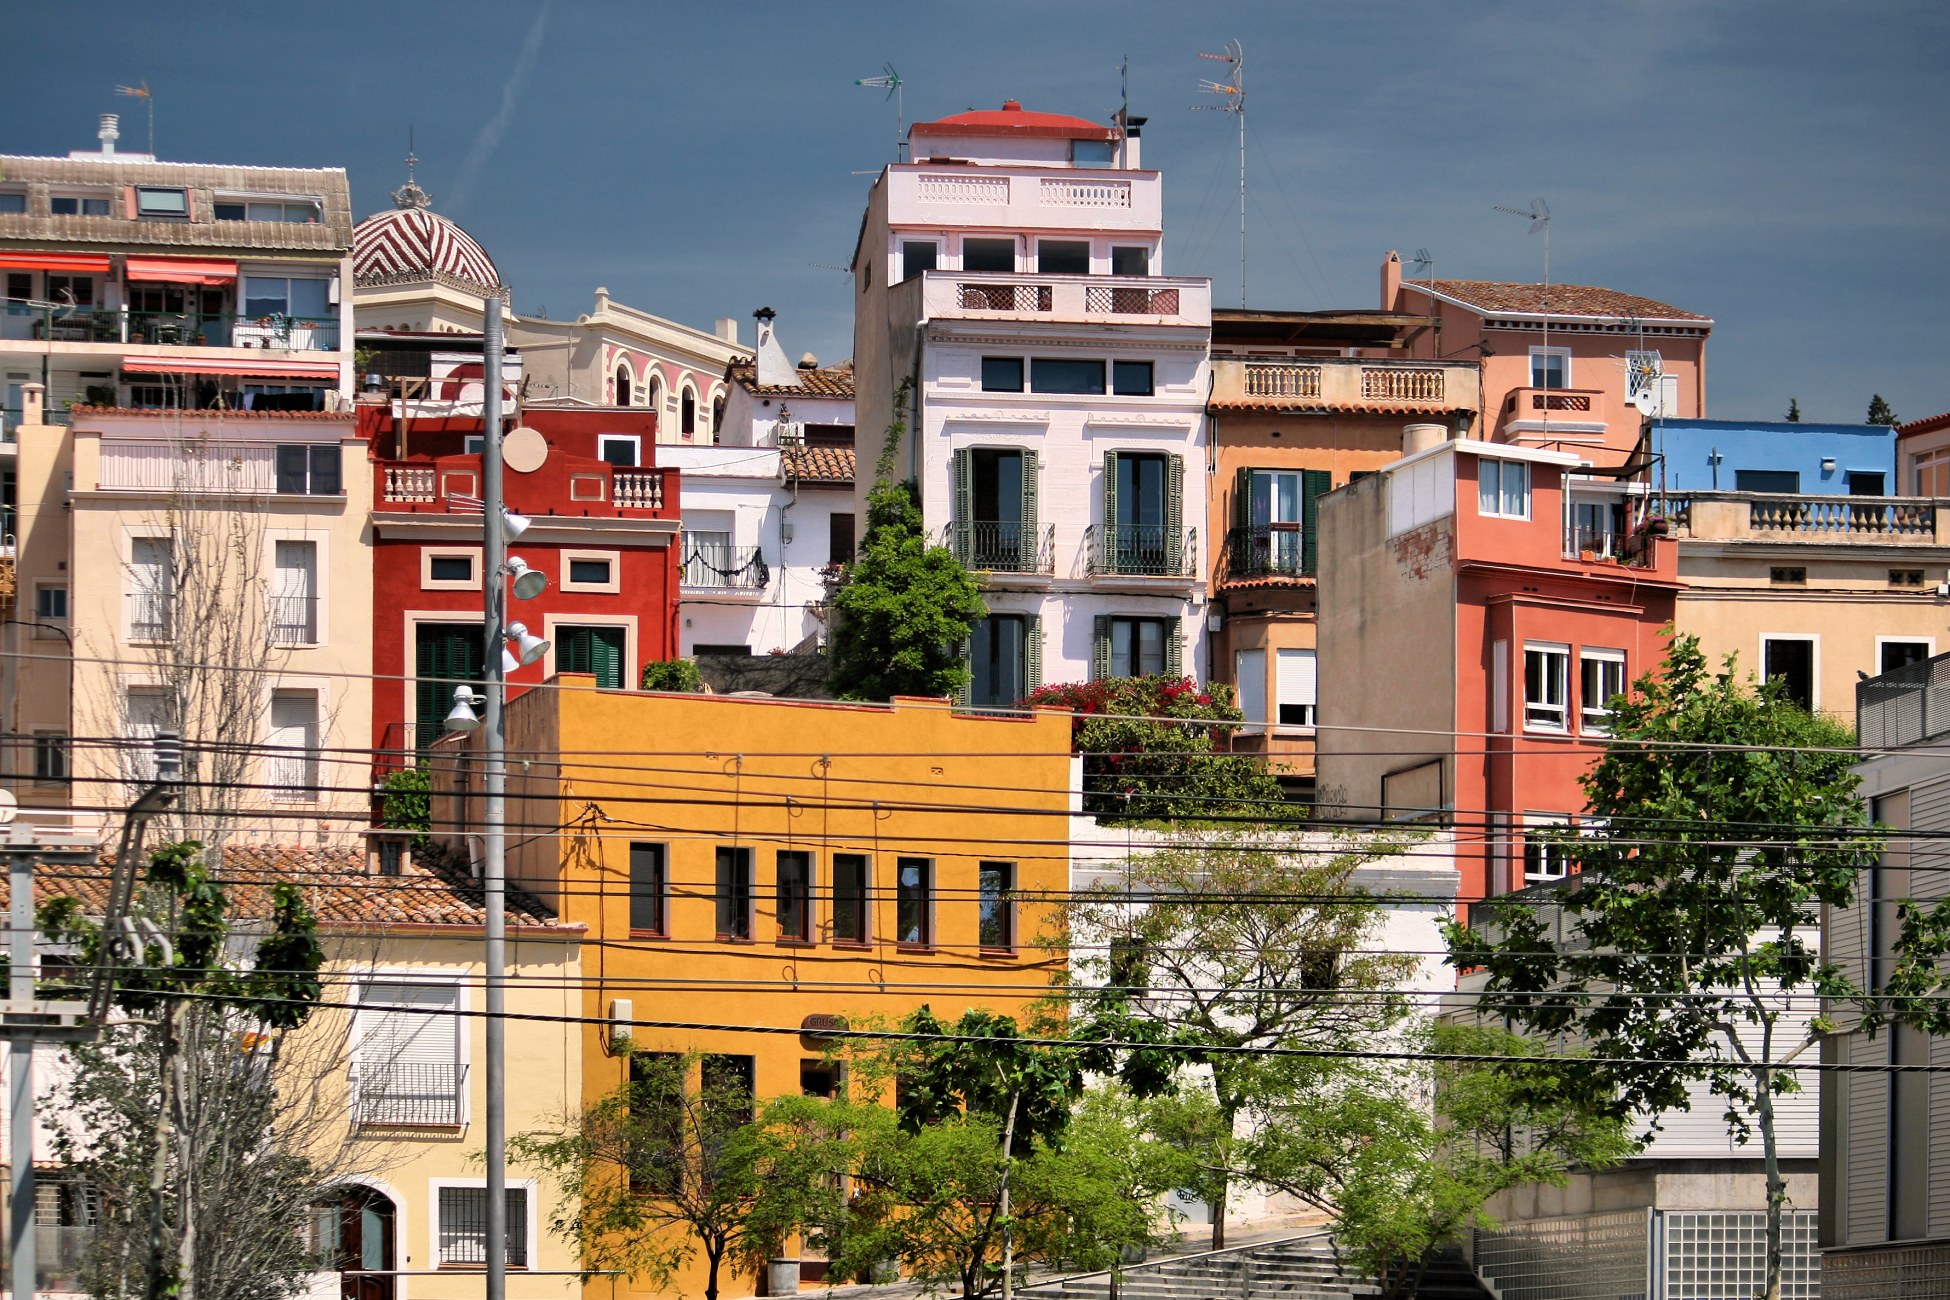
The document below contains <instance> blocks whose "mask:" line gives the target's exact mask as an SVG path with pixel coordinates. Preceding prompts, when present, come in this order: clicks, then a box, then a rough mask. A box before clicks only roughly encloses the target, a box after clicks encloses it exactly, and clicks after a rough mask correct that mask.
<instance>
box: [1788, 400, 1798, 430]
mask: <svg viewBox="0 0 1950 1300" xmlns="http://www.w3.org/2000/svg"><path fill="white" fill-rule="evenodd" d="M1787 422H1788V423H1789V424H1799V423H1801V403H1800V401H1799V400H1798V399H1796V398H1793V397H1790V398H1788V413H1787Z"/></svg>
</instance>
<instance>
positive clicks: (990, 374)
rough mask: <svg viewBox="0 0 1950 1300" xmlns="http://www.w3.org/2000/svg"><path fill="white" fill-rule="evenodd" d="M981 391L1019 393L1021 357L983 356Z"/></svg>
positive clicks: (1020, 387) (1020, 385) (1020, 386)
mask: <svg viewBox="0 0 1950 1300" xmlns="http://www.w3.org/2000/svg"><path fill="white" fill-rule="evenodd" d="M982 391H983V392H985V393H1020V392H1021V391H1022V358H1021V357H983V358H982Z"/></svg>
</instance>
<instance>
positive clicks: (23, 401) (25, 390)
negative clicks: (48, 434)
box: [20, 384, 47, 424]
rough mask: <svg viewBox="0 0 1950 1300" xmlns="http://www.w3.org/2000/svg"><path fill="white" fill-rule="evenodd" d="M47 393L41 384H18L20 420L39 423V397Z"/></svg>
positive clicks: (26, 422) (25, 422) (24, 422)
mask: <svg viewBox="0 0 1950 1300" xmlns="http://www.w3.org/2000/svg"><path fill="white" fill-rule="evenodd" d="M46 393H47V388H46V386H45V385H42V384H22V385H21V386H20V422H21V423H22V424H39V423H40V422H41V398H42V397H43V396H44V395H45V394H46Z"/></svg>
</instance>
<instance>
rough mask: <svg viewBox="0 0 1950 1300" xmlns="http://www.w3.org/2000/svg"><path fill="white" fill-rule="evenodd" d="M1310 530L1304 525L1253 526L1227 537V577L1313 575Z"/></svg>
mask: <svg viewBox="0 0 1950 1300" xmlns="http://www.w3.org/2000/svg"><path fill="white" fill-rule="evenodd" d="M1313 539H1314V538H1313V530H1311V529H1309V528H1308V527H1306V525H1304V524H1253V525H1250V526H1247V527H1243V528H1235V529H1233V530H1232V531H1230V532H1228V533H1227V534H1226V566H1227V570H1228V573H1227V576H1229V577H1233V578H1259V577H1268V576H1274V575H1285V576H1287V577H1293V578H1311V577H1313V576H1314V554H1313V546H1312V542H1313Z"/></svg>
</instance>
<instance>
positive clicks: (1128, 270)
mask: <svg viewBox="0 0 1950 1300" xmlns="http://www.w3.org/2000/svg"><path fill="white" fill-rule="evenodd" d="M1110 273H1111V274H1112V275H1150V274H1151V250H1150V249H1148V248H1112V249H1111V250H1110Z"/></svg>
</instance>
